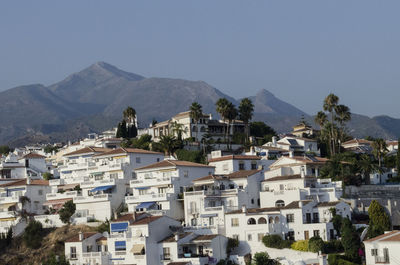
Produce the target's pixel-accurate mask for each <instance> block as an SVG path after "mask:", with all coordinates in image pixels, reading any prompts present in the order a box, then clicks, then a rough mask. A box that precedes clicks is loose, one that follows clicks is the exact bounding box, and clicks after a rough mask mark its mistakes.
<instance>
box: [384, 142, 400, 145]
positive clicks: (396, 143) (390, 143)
mask: <svg viewBox="0 0 400 265" xmlns="http://www.w3.org/2000/svg"><path fill="white" fill-rule="evenodd" d="M386 144H387V145H398V144H399V142H398V141H387V142H386Z"/></svg>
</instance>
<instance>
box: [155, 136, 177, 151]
mask: <svg viewBox="0 0 400 265" xmlns="http://www.w3.org/2000/svg"><path fill="white" fill-rule="evenodd" d="M159 143H160V145H161V147H162V149H163V150H164V153H165V154H166V155H168V156H170V155H171V154H173V153H174V151H175V150H176V147H177V140H176V138H175V136H173V135H162V136H161V137H160V142H159Z"/></svg>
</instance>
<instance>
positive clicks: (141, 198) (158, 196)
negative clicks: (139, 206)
mask: <svg viewBox="0 0 400 265" xmlns="http://www.w3.org/2000/svg"><path fill="white" fill-rule="evenodd" d="M172 195H173V194H170V193H152V194H143V195H138V196H126V197H125V202H126V203H138V202H147V201H155V200H158V201H166V200H169V199H170V198H171V197H172Z"/></svg>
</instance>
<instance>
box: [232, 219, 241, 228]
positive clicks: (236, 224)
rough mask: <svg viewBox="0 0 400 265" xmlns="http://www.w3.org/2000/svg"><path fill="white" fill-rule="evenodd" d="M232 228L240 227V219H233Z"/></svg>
mask: <svg viewBox="0 0 400 265" xmlns="http://www.w3.org/2000/svg"><path fill="white" fill-rule="evenodd" d="M231 226H232V227H236V226H239V218H232V219H231Z"/></svg>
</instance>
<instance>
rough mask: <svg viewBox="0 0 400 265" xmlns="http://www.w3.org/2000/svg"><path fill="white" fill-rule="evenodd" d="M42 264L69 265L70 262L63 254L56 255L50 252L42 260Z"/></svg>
mask: <svg viewBox="0 0 400 265" xmlns="http://www.w3.org/2000/svg"><path fill="white" fill-rule="evenodd" d="M43 265H70V263H69V261H68V260H67V259H66V258H65V256H64V255H62V256H58V257H57V256H56V255H55V254H54V253H51V254H50V256H49V257H48V258H47V259H46V260H45V261H44V262H43Z"/></svg>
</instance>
